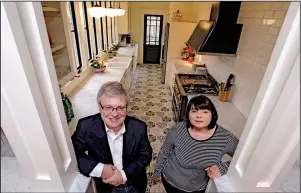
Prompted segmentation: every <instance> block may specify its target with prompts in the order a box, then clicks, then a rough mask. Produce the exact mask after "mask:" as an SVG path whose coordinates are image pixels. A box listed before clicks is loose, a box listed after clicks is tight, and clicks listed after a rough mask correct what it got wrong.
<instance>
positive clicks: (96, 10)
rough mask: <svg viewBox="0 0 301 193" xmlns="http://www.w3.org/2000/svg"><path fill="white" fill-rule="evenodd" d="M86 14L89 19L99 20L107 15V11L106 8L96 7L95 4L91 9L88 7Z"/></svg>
mask: <svg viewBox="0 0 301 193" xmlns="http://www.w3.org/2000/svg"><path fill="white" fill-rule="evenodd" d="M88 13H89V16H91V17H96V18H100V17H104V16H106V15H107V10H106V8H103V7H101V6H100V5H98V3H97V2H96V4H95V5H94V6H93V7H90V8H89V9H88Z"/></svg>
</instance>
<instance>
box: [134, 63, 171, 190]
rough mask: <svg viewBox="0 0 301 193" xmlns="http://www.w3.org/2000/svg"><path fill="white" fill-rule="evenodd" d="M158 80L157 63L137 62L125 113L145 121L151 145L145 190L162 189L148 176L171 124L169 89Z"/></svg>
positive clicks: (159, 72) (159, 73) (158, 67)
mask: <svg viewBox="0 0 301 193" xmlns="http://www.w3.org/2000/svg"><path fill="white" fill-rule="evenodd" d="M160 80H161V68H160V66H159V65H157V64H143V65H138V66H137V69H136V72H135V77H134V78H133V82H132V85H131V89H130V93H129V99H130V103H129V108H128V114H129V115H132V116H134V117H137V118H138V119H140V120H143V121H145V122H146V123H147V125H148V136H149V140H150V143H151V146H152V148H153V160H152V162H151V163H150V166H149V167H148V168H147V175H148V186H147V191H146V192H147V193H150V192H151V193H153V192H160V193H162V192H164V188H163V186H162V184H161V183H154V181H153V178H152V177H153V172H154V166H155V163H156V158H157V154H158V152H159V150H160V148H161V146H162V143H163V141H164V139H165V137H166V134H167V132H168V130H169V129H170V128H171V127H172V126H173V124H174V121H173V112H172V103H171V101H172V97H171V92H170V90H169V88H168V87H167V86H165V85H164V84H161V82H160Z"/></svg>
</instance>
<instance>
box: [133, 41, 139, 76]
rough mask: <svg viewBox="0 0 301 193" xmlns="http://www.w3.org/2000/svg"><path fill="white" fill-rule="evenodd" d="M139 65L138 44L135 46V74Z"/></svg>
mask: <svg viewBox="0 0 301 193" xmlns="http://www.w3.org/2000/svg"><path fill="white" fill-rule="evenodd" d="M137 63H138V44H136V45H135V52H134V58H133V74H134V73H135V71H136V67H137Z"/></svg>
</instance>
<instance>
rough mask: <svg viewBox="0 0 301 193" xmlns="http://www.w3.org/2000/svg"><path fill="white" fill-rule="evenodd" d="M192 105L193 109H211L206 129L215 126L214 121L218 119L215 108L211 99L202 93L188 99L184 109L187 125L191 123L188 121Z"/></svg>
mask: <svg viewBox="0 0 301 193" xmlns="http://www.w3.org/2000/svg"><path fill="white" fill-rule="evenodd" d="M192 107H194V108H195V109H200V110H202V109H207V110H209V111H211V114H212V119H211V122H210V123H209V125H208V129H213V128H214V127H215V125H216V121H217V119H218V115H217V111H216V108H215V106H214V104H213V103H212V101H211V100H210V99H209V98H208V97H206V96H204V95H200V96H195V97H193V98H192V99H190V101H189V103H188V105H187V109H186V121H187V127H191V126H192V124H191V123H190V120H189V112H190V110H191V108H192Z"/></svg>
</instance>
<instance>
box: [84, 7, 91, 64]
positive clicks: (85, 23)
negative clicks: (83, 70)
mask: <svg viewBox="0 0 301 193" xmlns="http://www.w3.org/2000/svg"><path fill="white" fill-rule="evenodd" d="M83 11H84V28H85V32H86V40H87V44H86V45H87V50H88V60H91V59H92V54H91V43H90V33H89V22H88V14H87V2H86V1H84V2H83Z"/></svg>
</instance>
